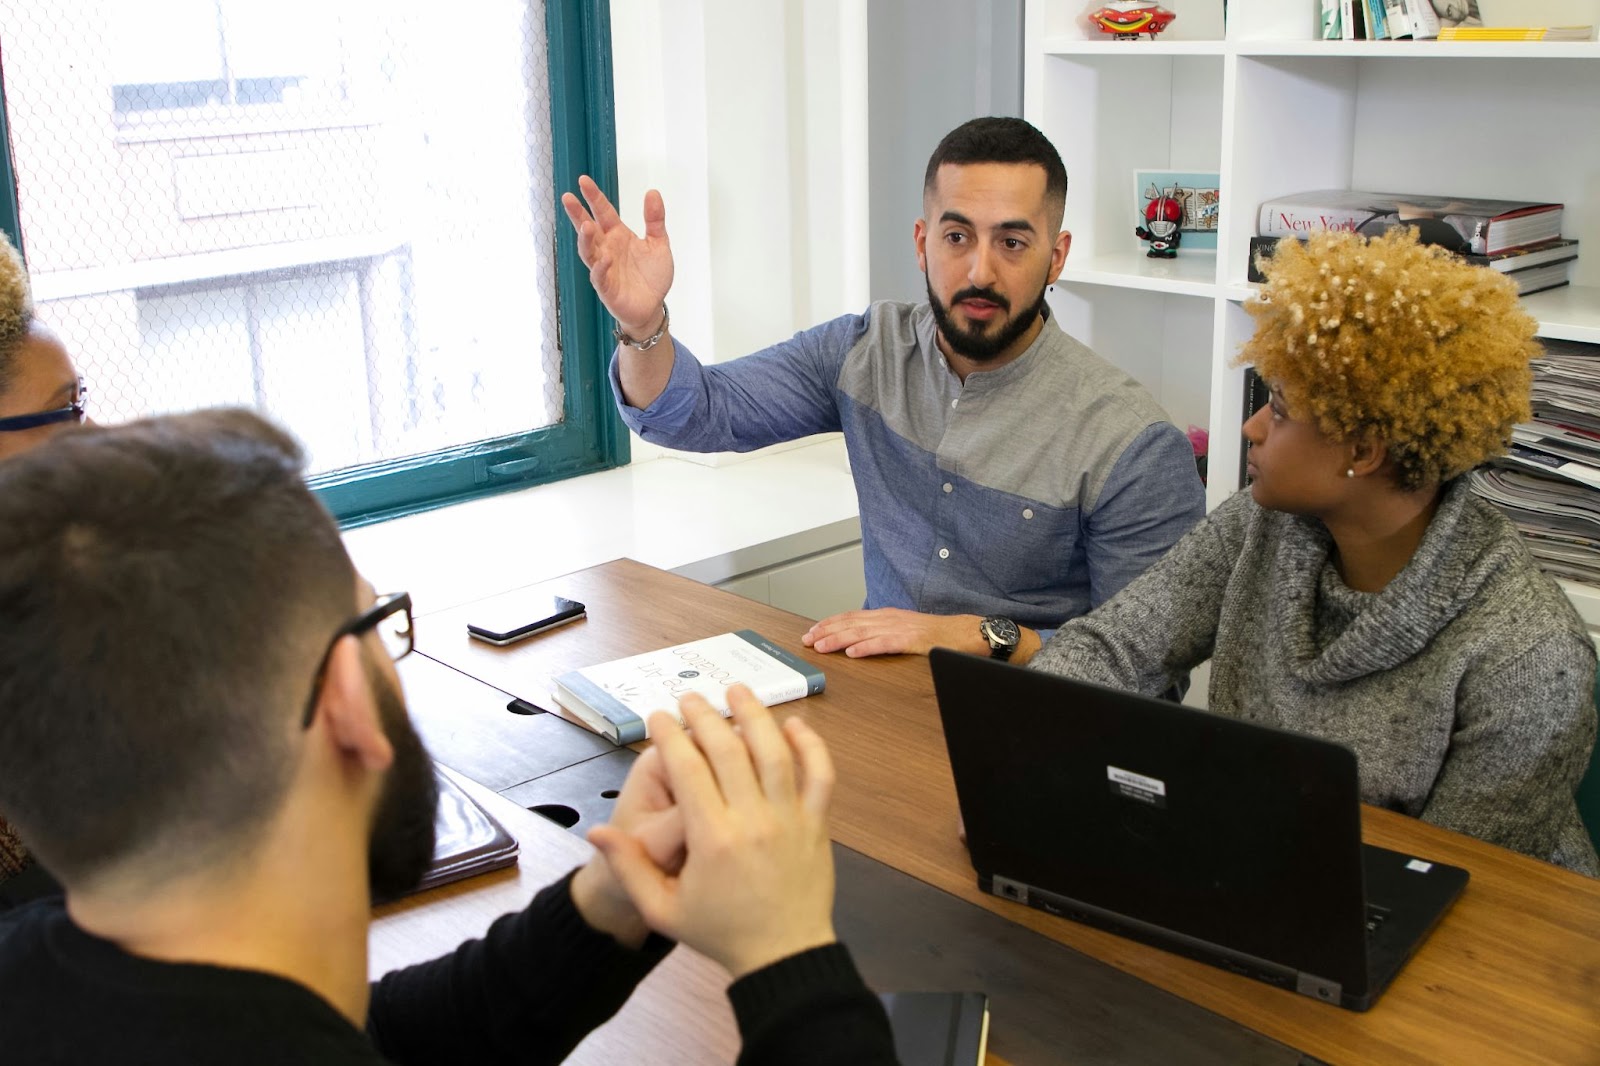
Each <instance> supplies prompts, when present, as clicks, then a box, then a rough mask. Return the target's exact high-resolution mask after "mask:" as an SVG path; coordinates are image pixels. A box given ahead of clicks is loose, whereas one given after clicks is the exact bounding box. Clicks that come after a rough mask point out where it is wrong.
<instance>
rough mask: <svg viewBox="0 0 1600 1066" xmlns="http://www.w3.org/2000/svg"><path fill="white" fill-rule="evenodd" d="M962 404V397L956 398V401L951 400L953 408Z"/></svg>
mask: <svg viewBox="0 0 1600 1066" xmlns="http://www.w3.org/2000/svg"><path fill="white" fill-rule="evenodd" d="M960 402H961V398H960V397H959V396H958V397H956V398H955V399H954V400H951V401H950V406H951V407H954V406H955V405H956V404H958V403H960Z"/></svg>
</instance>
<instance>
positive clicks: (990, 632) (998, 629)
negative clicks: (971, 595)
mask: <svg viewBox="0 0 1600 1066" xmlns="http://www.w3.org/2000/svg"><path fill="white" fill-rule="evenodd" d="M978 632H979V633H981V634H983V639H984V640H986V641H988V642H989V658H991V659H999V660H1000V661H1001V662H1005V661H1006V660H1007V659H1009V658H1011V653H1012V652H1014V651H1016V650H1017V645H1018V644H1020V643H1021V642H1022V630H1020V629H1018V628H1017V623H1015V622H1013V621H1012V620H1011V619H1009V618H1002V617H1000V616H999V615H997V614H992V615H990V616H989V617H988V618H985V619H984V620H983V621H981V622H979V623H978Z"/></svg>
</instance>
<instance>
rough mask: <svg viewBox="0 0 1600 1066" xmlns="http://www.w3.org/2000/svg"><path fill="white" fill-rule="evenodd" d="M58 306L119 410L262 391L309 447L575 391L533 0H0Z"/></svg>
mask: <svg viewBox="0 0 1600 1066" xmlns="http://www.w3.org/2000/svg"><path fill="white" fill-rule="evenodd" d="M0 13H3V17H0V25H3V26H4V29H3V30H0V33H3V45H4V75H5V90H6V105H7V111H8V117H9V123H10V134H11V141H12V148H13V152H14V157H15V166H16V173H17V193H18V201H19V205H20V214H21V226H22V237H23V242H24V246H25V249H26V252H27V256H28V265H29V269H30V272H31V273H32V275H33V284H34V296H35V301H36V303H37V304H38V313H39V317H40V319H41V320H42V321H44V322H45V323H46V324H48V325H49V326H51V327H52V328H53V329H55V330H56V332H57V333H59V334H60V335H61V336H62V339H63V340H64V342H65V343H66V344H67V346H68V348H69V350H71V351H72V353H73V355H74V357H75V359H76V360H77V362H78V365H79V370H80V372H81V373H82V374H83V375H84V377H85V378H86V380H87V381H88V382H89V383H90V387H91V389H92V396H93V401H92V403H93V409H92V410H91V412H90V414H91V416H92V417H94V418H95V419H97V420H100V421H111V422H115V421H121V420H124V419H129V418H136V417H140V416H143V415H147V414H155V413H160V412H167V411H177V410H187V409H192V408H195V407H202V406H208V405H213V404H245V405H250V406H254V407H257V408H259V409H261V410H263V411H264V412H266V413H268V414H270V415H271V416H273V417H275V418H276V419H278V420H279V421H280V422H282V423H283V424H284V425H286V426H287V427H289V429H290V430H292V431H293V432H294V433H295V434H296V435H298V436H299V437H300V438H301V440H302V441H304V442H305V444H306V446H307V449H308V451H309V452H310V455H311V472H312V473H325V472H329V471H333V470H339V469H343V468H347V467H351V466H356V465H359V464H363V463H370V462H376V461H380V460H387V459H395V458H401V457H406V456H415V455H420V454H424V453H427V452H431V451H436V450H439V449H443V448H448V447H452V446H455V445H462V444H469V443H471V442H474V441H479V440H486V439H492V438H498V437H505V436H511V435H515V434H520V433H525V432H528V431H531V430H533V429H537V428H540V427H543V426H548V425H553V424H554V423H556V422H558V421H560V419H561V417H562V408H563V395H562V383H561V361H560V352H559V350H558V336H557V311H556V307H557V292H556V281H555V260H554V255H555V223H556V218H555V206H556V200H555V193H554V191H553V188H552V184H553V181H552V149H551V136H552V135H551V128H550V127H551V118H550V115H551V109H550V87H549V86H550V80H549V55H548V46H547V41H546V29H545V13H544V4H543V3H542V2H539V0H531V2H530V0H471V2H470V3H462V4H437V3H432V2H428V0H387V2H383V3H377V2H373V0H337V2H329V0H143V2H140V3H122V2H117V0H75V2H72V3H66V4H48V5H47V4H39V3H32V2H26V3H25V2H20V0H0Z"/></svg>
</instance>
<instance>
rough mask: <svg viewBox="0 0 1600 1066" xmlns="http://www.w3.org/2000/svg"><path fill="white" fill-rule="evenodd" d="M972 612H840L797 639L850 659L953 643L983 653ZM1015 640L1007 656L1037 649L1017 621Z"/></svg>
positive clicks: (1021, 657) (1021, 656)
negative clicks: (1017, 638) (1015, 644)
mask: <svg viewBox="0 0 1600 1066" xmlns="http://www.w3.org/2000/svg"><path fill="white" fill-rule="evenodd" d="M982 621H983V619H982V618H980V617H979V616H978V615H975V614H922V613H920V612H917V611H907V610H903V609H902V608H899V607H878V608H874V609H872V610H867V611H845V612H844V613H843V614H836V615H833V616H832V617H829V618H824V619H823V620H822V621H820V622H818V623H817V624H816V625H814V626H812V627H811V628H810V629H808V630H807V631H806V632H805V633H804V634H803V635H802V636H801V637H800V643H802V644H804V645H805V646H806V647H808V648H811V649H812V650H813V651H819V652H835V651H842V652H844V653H845V655H847V656H849V657H850V658H852V659H859V658H864V657H866V656H869V655H926V654H928V651H929V650H930V649H932V648H953V649H954V650H956V651H965V652H970V653H972V654H973V655H988V654H989V643H988V641H986V640H984V639H983V634H982V633H980V632H979V630H978V624H979V623H980V622H982ZM1018 629H1020V630H1021V636H1022V639H1021V642H1020V643H1019V644H1018V645H1017V649H1016V651H1014V652H1013V653H1012V655H1011V661H1012V662H1014V663H1024V662H1027V661H1028V660H1029V659H1031V658H1033V653H1034V652H1036V651H1038V650H1039V647H1040V640H1039V634H1038V633H1036V632H1034V631H1033V630H1031V629H1028V628H1026V627H1022V626H1019V627H1018Z"/></svg>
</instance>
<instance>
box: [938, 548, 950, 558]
mask: <svg viewBox="0 0 1600 1066" xmlns="http://www.w3.org/2000/svg"><path fill="white" fill-rule="evenodd" d="M939 558H941V559H948V558H950V549H949V548H940V549H939Z"/></svg>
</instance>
